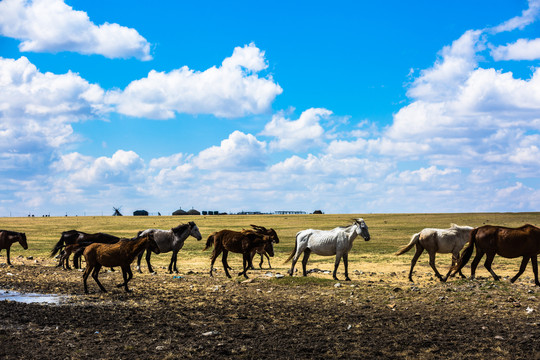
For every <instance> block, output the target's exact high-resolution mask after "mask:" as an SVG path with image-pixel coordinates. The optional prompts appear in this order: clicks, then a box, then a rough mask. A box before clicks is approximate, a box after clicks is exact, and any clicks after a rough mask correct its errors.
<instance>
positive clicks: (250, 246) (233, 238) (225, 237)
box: [203, 230, 272, 279]
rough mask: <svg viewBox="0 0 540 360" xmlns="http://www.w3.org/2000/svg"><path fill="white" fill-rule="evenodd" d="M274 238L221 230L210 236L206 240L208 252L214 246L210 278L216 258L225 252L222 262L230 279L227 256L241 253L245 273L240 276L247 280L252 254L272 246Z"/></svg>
mask: <svg viewBox="0 0 540 360" xmlns="http://www.w3.org/2000/svg"><path fill="white" fill-rule="evenodd" d="M271 243H272V238H271V237H270V236H268V235H262V234H258V233H257V232H255V231H246V230H244V231H233V230H221V231H217V232H215V233H212V234H210V236H209V237H208V240H206V247H205V248H204V249H203V251H204V250H206V249H208V248H210V247H211V246H212V245H214V251H213V252H212V255H211V262H210V276H213V274H212V270H213V269H214V262H215V261H216V258H217V257H218V256H219V254H221V253H222V252H223V255H222V257H221V262H222V263H223V269H224V270H225V274H226V275H227V277H228V278H230V277H231V275H230V274H229V264H228V263H227V256H228V254H229V251H232V252H234V253H240V254H242V256H243V271H242V272H240V273H239V274H238V276H240V275H244V277H245V278H246V279H247V278H248V276H247V270H248V266H249V265H250V264H251V252H252V251H253V250H254V249H257V248H263V247H264V246H266V244H271Z"/></svg>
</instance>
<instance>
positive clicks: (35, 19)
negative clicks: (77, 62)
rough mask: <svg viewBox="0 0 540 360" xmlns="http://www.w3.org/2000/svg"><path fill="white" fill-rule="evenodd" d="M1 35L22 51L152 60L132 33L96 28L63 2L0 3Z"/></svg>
mask: <svg viewBox="0 0 540 360" xmlns="http://www.w3.org/2000/svg"><path fill="white" fill-rule="evenodd" d="M0 34H2V35H4V36H7V37H12V38H15V39H18V40H21V41H22V42H21V44H20V46H19V48H20V50H21V51H30V52H53V53H56V52H60V51H73V52H78V53H81V54H99V55H103V56H105V57H108V58H130V57H135V58H138V59H140V60H151V59H152V56H150V44H149V43H148V41H146V39H145V38H143V37H142V36H141V35H140V34H139V33H138V32H137V31H136V30H135V29H131V28H127V27H124V26H120V25H118V24H110V23H104V24H102V25H95V24H94V23H93V22H92V21H90V19H89V18H88V15H87V14H86V13H85V12H83V11H76V10H73V8H72V7H71V6H69V5H66V4H65V3H64V1H63V0H4V1H2V2H0Z"/></svg>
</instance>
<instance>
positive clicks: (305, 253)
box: [302, 248, 311, 276]
mask: <svg viewBox="0 0 540 360" xmlns="http://www.w3.org/2000/svg"><path fill="white" fill-rule="evenodd" d="M309 255H311V249H309V248H307V249H306V250H304V257H303V258H302V275H303V276H307V271H306V265H307V261H308V259H309Z"/></svg>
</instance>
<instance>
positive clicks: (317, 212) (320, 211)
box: [313, 210, 323, 215]
mask: <svg viewBox="0 0 540 360" xmlns="http://www.w3.org/2000/svg"><path fill="white" fill-rule="evenodd" d="M313 213H314V214H319V215H321V214H323V212H322V210H315V211H314V212H313Z"/></svg>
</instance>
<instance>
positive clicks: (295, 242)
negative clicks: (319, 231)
mask: <svg viewBox="0 0 540 360" xmlns="http://www.w3.org/2000/svg"><path fill="white" fill-rule="evenodd" d="M298 234H300V233H298ZM298 234H296V240H295V241H294V250H293V251H292V253H291V255H289V257H288V258H287V260H285V261H284V262H283V263H284V264H286V263H288V262H289V261H291V259H292V258H293V256H294V254H296V249H298Z"/></svg>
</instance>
